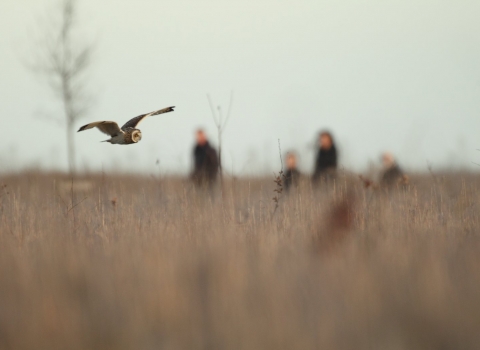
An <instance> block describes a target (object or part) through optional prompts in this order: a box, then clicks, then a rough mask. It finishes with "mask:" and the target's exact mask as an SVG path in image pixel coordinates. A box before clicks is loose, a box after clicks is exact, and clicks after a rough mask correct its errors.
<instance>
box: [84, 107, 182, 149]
mask: <svg viewBox="0 0 480 350" xmlns="http://www.w3.org/2000/svg"><path fill="white" fill-rule="evenodd" d="M174 108H175V106H172V107H167V108H163V109H159V110H158V111H153V112H150V113H147V114H142V115H139V116H138V117H135V118H132V119H130V120H129V121H128V122H126V123H125V125H123V126H122V127H121V128H120V127H119V126H118V124H117V123H116V122H111V121H102V122H94V123H90V124H87V125H84V126H82V127H81V128H80V129H78V131H77V132H80V131H83V130H87V129H91V128H95V127H97V128H98V130H100V131H101V132H103V133H104V134H107V135H110V136H111V138H110V139H109V140H105V141H102V142H110V143H111V144H118V145H130V144H132V143H137V142H139V141H140V140H141V139H142V132H141V131H140V130H139V129H137V128H136V127H137V125H138V124H140V122H141V121H142V120H143V119H145V118H146V117H150V116H152V115H157V114H162V113H168V112H173V109H174Z"/></svg>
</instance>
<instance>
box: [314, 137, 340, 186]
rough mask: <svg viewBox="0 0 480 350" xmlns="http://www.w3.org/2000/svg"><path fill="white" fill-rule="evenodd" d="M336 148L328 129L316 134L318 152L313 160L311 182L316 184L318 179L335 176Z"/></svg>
mask: <svg viewBox="0 0 480 350" xmlns="http://www.w3.org/2000/svg"><path fill="white" fill-rule="evenodd" d="M337 157H338V155H337V148H336V147H335V142H334V141H333V136H332V134H331V133H330V132H329V131H322V132H320V134H319V136H318V152H317V158H316V160H315V170H314V172H313V176H312V182H313V184H314V185H317V184H318V182H319V180H320V179H322V178H324V179H325V180H329V179H330V178H334V177H335V172H336V170H337Z"/></svg>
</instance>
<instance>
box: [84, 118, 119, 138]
mask: <svg viewBox="0 0 480 350" xmlns="http://www.w3.org/2000/svg"><path fill="white" fill-rule="evenodd" d="M95 127H96V128H98V130H100V131H101V132H103V133H104V134H107V135H110V136H112V137H114V136H117V135H120V134H123V133H124V132H123V130H122V129H120V127H119V126H118V124H117V123H115V122H111V121H102V122H94V123H90V124H87V125H84V126H82V127H81V128H80V129H78V131H77V132H80V131H83V130H87V129H91V128H95Z"/></svg>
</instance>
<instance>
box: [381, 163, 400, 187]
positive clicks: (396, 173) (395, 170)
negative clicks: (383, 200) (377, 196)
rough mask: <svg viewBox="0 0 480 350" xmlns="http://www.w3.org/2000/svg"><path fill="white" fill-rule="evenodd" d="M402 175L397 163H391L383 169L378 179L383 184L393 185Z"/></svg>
mask: <svg viewBox="0 0 480 350" xmlns="http://www.w3.org/2000/svg"><path fill="white" fill-rule="evenodd" d="M402 177H403V172H402V170H401V169H400V167H399V166H398V165H397V164H394V165H392V166H391V167H390V168H388V169H387V170H385V172H384V173H383V175H382V179H381V180H380V184H381V185H383V186H395V185H396V184H398V183H399V182H400V179H401V178H402Z"/></svg>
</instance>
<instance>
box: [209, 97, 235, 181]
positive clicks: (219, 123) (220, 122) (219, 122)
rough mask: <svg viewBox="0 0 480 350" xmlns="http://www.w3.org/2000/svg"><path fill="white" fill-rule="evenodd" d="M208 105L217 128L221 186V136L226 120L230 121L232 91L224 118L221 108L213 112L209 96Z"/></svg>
mask: <svg viewBox="0 0 480 350" xmlns="http://www.w3.org/2000/svg"><path fill="white" fill-rule="evenodd" d="M207 98H208V103H209V104H210V109H211V110H212V118H213V121H214V123H215V126H216V127H217V135H218V166H219V171H220V182H222V184H223V168H222V134H223V131H224V130H225V127H226V126H227V123H228V120H229V119H230V114H231V112H232V105H233V91H232V92H230V102H229V103H228V109H227V114H226V116H224V115H223V112H222V108H221V107H220V106H218V107H217V112H218V115H217V113H216V112H215V108H214V107H213V102H212V99H211V98H210V95H208V94H207Z"/></svg>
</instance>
